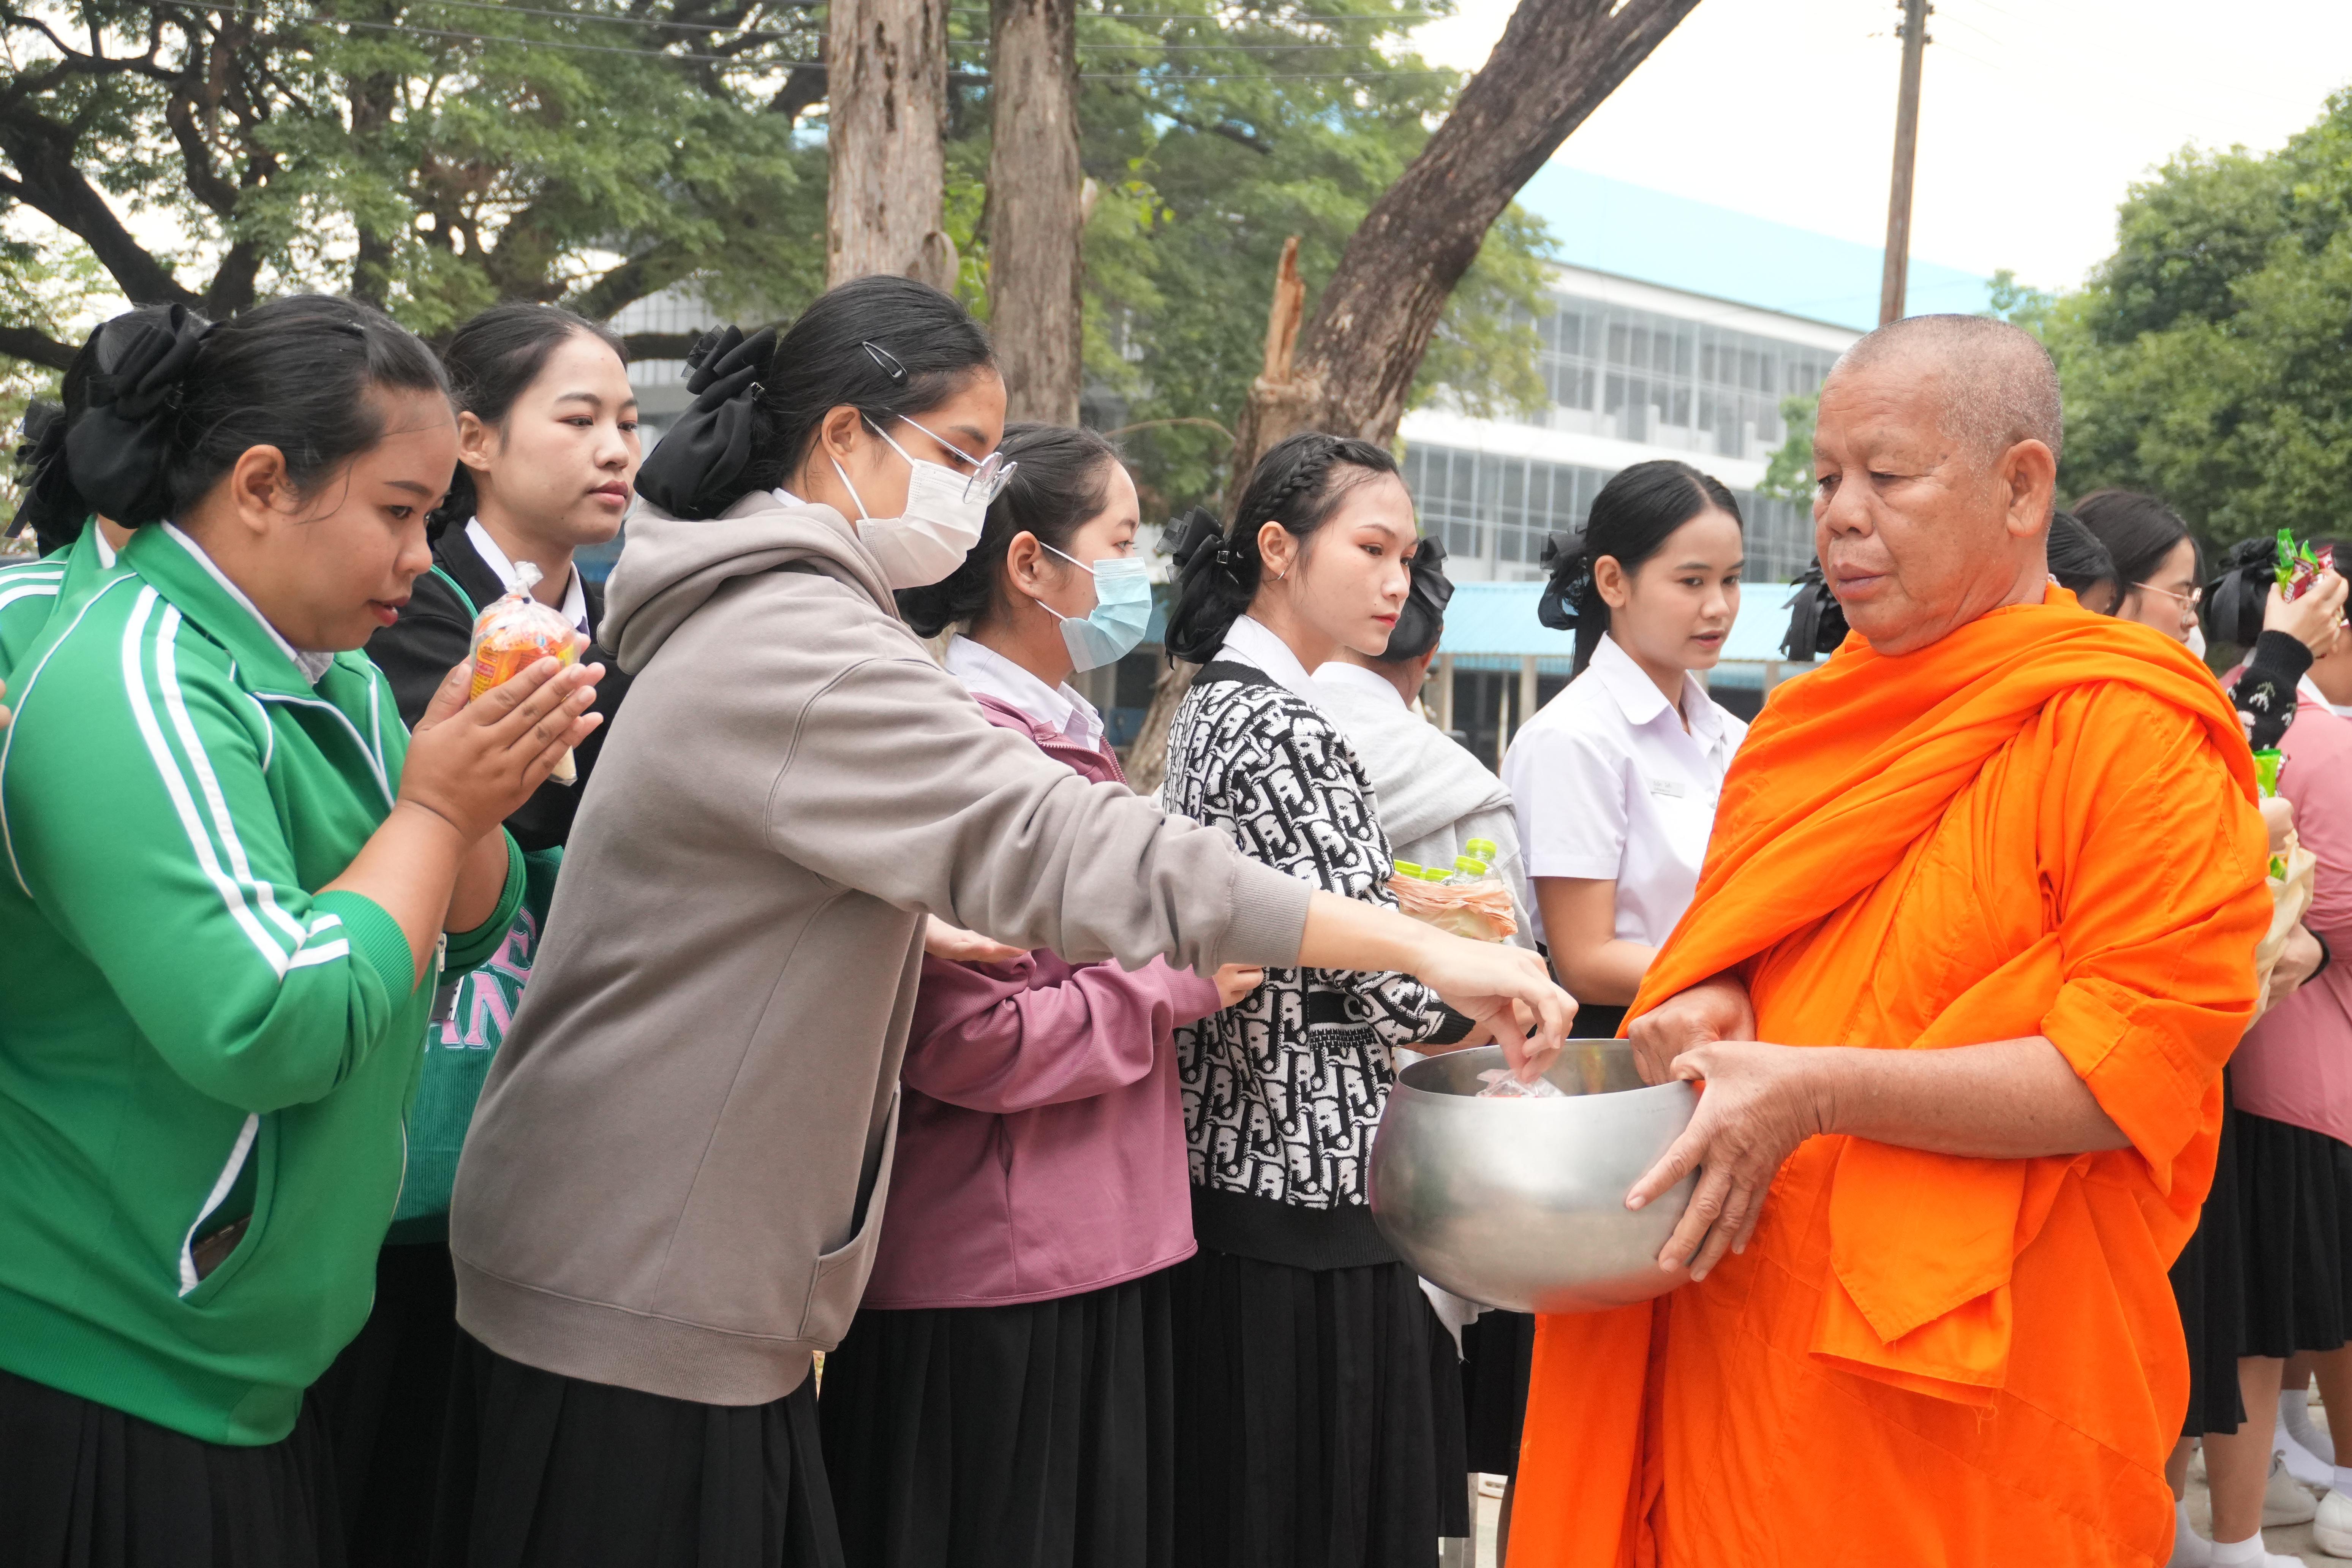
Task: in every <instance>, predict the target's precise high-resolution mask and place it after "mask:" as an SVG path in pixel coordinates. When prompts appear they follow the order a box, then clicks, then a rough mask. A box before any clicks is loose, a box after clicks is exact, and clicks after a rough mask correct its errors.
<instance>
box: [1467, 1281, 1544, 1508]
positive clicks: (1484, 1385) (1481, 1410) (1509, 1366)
mask: <svg viewBox="0 0 2352 1568" xmlns="http://www.w3.org/2000/svg"><path fill="white" fill-rule="evenodd" d="M1535 1355H1536V1321H1535V1317H1534V1315H1533V1314H1531V1313H1528V1312H1481V1313H1479V1314H1478V1318H1477V1321H1475V1322H1473V1323H1471V1324H1470V1325H1468V1326H1467V1327H1466V1328H1465V1329H1464V1330H1463V1331H1462V1426H1463V1431H1464V1435H1465V1438H1466V1441H1467V1444H1468V1448H1469V1458H1470V1468H1471V1469H1473V1470H1475V1471H1476V1472H1478V1473H1479V1474H1481V1475H1487V1476H1515V1475H1517V1474H1518V1473H1519V1429H1520V1428H1521V1427H1522V1426H1526V1425H1527V1422H1528V1377H1529V1374H1530V1373H1532V1371H1533V1370H1534V1366H1535Z"/></svg>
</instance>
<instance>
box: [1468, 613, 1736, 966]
mask: <svg viewBox="0 0 2352 1568" xmlns="http://www.w3.org/2000/svg"><path fill="white" fill-rule="evenodd" d="M1685 719H1687V720H1688V721H1689V724H1690V728H1689V729H1688V730H1687V731H1685V729H1684V727H1683V721H1684V720H1685ZM1747 733H1748V726H1747V725H1746V724H1744V723H1742V722H1741V721H1739V720H1738V718H1737V717H1735V716H1734V715H1733V714H1732V713H1730V712H1729V711H1728V710H1726V709H1725V708H1724V707H1723V705H1722V704H1720V703H1718V702H1717V701H1716V700H1714V699H1713V698H1711V697H1709V696H1708V695H1707V694H1706V691H1705V690H1704V689H1701V688H1700V686H1699V684H1698V682H1697V681H1696V680H1688V679H1686V680H1685V681H1684V682H1683V701H1682V712H1681V714H1680V715H1677V714H1676V713H1675V710H1674V708H1673V707H1672V706H1671V705H1670V704H1669V703H1668V702H1667V701H1666V698H1665V694H1664V692H1662V691H1660V690H1659V689H1658V688H1657V683H1656V682H1654V681H1653V680H1652V679H1650V678H1649V677H1648V676H1647V675H1646V674H1644V673H1643V670H1642V667H1641V666H1640V665H1637V664H1635V663H1634V662H1633V658H1632V656H1631V655H1629V654H1627V653H1626V652H1625V650H1624V649H1623V648H1622V647H1618V646H1617V643H1616V641H1615V639H1613V638H1612V637H1607V636H1603V637H1601V646H1600V647H1597V648H1596V649H1594V650H1593V655H1592V662H1591V664H1590V665H1589V666H1587V667H1586V668H1585V671H1584V673H1583V674H1582V675H1580V676H1578V677H1577V678H1576V679H1574V680H1572V681H1570V683H1569V685H1568V689H1566V690H1564V691H1562V692H1561V693H1560V694H1559V696H1557V697H1555V698H1553V699H1552V700H1550V701H1549V702H1547V703H1545V704H1544V705H1543V707H1542V708H1541V709H1540V710H1538V712H1537V714H1536V716H1535V717H1534V718H1533V719H1531V720H1529V721H1528V723H1527V725H1526V727H1525V728H1523V729H1522V730H1520V731H1519V732H1518V734H1517V736H1516V737H1515V738H1514V739H1513V740H1512V742H1511V749H1510V751H1509V752H1507V753H1506V754H1505V756H1504V758H1503V783H1504V784H1506V785H1507V787H1508V788H1509V790H1510V792H1511V799H1512V801H1513V803H1514V804H1515V805H1517V809H1518V817H1519V847H1520V852H1521V853H1522V854H1523V855H1524V856H1525V857H1526V859H1527V867H1528V877H1530V878H1536V877H1576V878H1585V879H1593V880H1614V881H1615V882H1616V884H1617V929H1616V934H1617V937H1618V939H1619V940H1620V941H1623V942H1641V943H1643V945H1644V946H1648V947H1657V946H1659V945H1661V944H1662V943H1664V941H1665V940H1666V935H1667V933H1668V932H1670V931H1673V930H1674V929H1675V922H1676V921H1680V920H1681V919H1682V917H1683V910H1685V909H1687V908H1688V907H1689V905H1690V900H1691V895H1692V894H1693V893H1694V892H1696V890H1697V888H1698V872H1699V866H1700V863H1701V862H1703V861H1704V860H1705V859H1706V841H1707V836H1708V834H1709V833H1710V832H1712V831H1713V830H1714V826H1715V806H1716V801H1717V798H1718V797H1719V796H1720V795H1721V794H1722V792H1723V774H1724V770H1725V769H1726V768H1727V767H1729V766H1730V765H1731V754H1732V753H1733V752H1736V751H1738V749H1739V742H1740V741H1741V740H1742V739H1743V738H1745V737H1746V735H1747ZM1529 913H1530V914H1531V915H1532V916H1533V918H1534V922H1535V925H1536V931H1537V934H1538V936H1540V935H1541V934H1542V931H1543V916H1542V913H1541V911H1540V910H1530V911H1529Z"/></svg>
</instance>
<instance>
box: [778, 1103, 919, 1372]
mask: <svg viewBox="0 0 2352 1568" xmlns="http://www.w3.org/2000/svg"><path fill="white" fill-rule="evenodd" d="M897 1158H898V1095H897V1094H896V1093H895V1092H894V1093H893V1094H892V1095H891V1096H890V1112H889V1115H888V1116H887V1118H886V1119H885V1120H884V1121H883V1124H882V1153H881V1157H880V1158H879V1159H878V1160H877V1162H876V1163H875V1167H874V1183H873V1185H872V1187H871V1188H870V1189H869V1190H868V1191H867V1193H866V1212H865V1214H864V1215H859V1216H857V1226H856V1231H855V1232H854V1233H853V1234H852V1235H851V1237H850V1238H849V1239H848V1240H847V1241H845V1242H844V1243H843V1244H842V1245H841V1246H839V1247H835V1248H834V1249H833V1250H832V1251H831V1252H827V1253H823V1254H821V1255H819V1257H818V1258H817V1260H816V1272H815V1274H814V1276H813V1277H812V1278H811V1279H810V1280H809V1293H808V1304H807V1306H806V1307H804V1308H803V1310H802V1312H801V1330H800V1332H799V1333H798V1334H797V1335H796V1336H794V1337H795V1338H797V1339H799V1340H802V1341H803V1342H811V1343H814V1344H819V1345H823V1346H824V1348H825V1349H826V1350H831V1349H832V1348H833V1347H834V1346H835V1345H837V1344H839V1343H840V1342H841V1337H842V1336H843V1335H844V1334H845V1333H847V1332H848V1331H849V1320H850V1319H851V1318H853V1317H855V1316H856V1312H857V1303H858V1302H859V1301H860V1300H863V1299H864V1298H865V1295H866V1277H867V1276H868V1275H870V1274H872V1273H873V1272H874V1248H875V1246H876V1244H877V1243H878V1242H879V1241H880V1240H881V1238H882V1211H883V1210H884V1209H886V1208H887V1207H888V1206H889V1197H890V1167H891V1164H892V1163H893V1162H894V1161H896V1160H897Z"/></svg>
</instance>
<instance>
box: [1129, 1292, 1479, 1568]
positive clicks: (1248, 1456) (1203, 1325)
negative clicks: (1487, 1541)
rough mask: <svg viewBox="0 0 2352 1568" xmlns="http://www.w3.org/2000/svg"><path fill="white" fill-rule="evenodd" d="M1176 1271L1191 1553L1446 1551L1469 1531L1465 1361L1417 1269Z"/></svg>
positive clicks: (1224, 1561) (1369, 1559)
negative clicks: (1444, 1544)
mask: <svg viewBox="0 0 2352 1568" xmlns="http://www.w3.org/2000/svg"><path fill="white" fill-rule="evenodd" d="M1171 1284H1172V1286H1173V1294H1174V1305H1175V1323H1176V1562H1177V1563H1179V1564H1181V1568H1429V1564H1430V1563H1431V1561H1432V1560H1433V1558H1434V1557H1435V1555H1436V1552H1437V1542H1438V1538H1439V1537H1440V1536H1442V1535H1444V1536H1461V1535H1467V1534H1468V1533H1469V1528H1470V1523H1469V1511H1470V1510H1469V1491H1468V1481H1467V1478H1468V1473H1469V1464H1468V1460H1467V1458H1466V1456H1465V1451H1464V1447H1463V1437H1462V1373H1461V1370H1460V1367H1459V1364H1458V1363H1457V1360H1456V1357H1455V1355H1454V1340H1453V1336H1452V1335H1450V1334H1448V1333H1447V1332H1446V1331H1445V1327H1444V1324H1442V1323H1440V1322H1439V1321H1437V1314H1436V1313H1435V1312H1433V1311H1432V1310H1430V1306H1429V1300H1428V1298H1426V1297H1425V1296H1423V1294H1422V1293H1421V1282H1420V1281H1419V1280H1418V1279H1415V1278H1414V1276H1413V1272H1412V1269H1410V1268H1406V1267H1405V1266H1404V1265H1403V1264H1402V1263H1380V1264H1372V1265H1370V1266H1367V1267H1362V1268H1321V1269H1309V1268H1293V1267H1291V1266H1290V1265H1287V1264H1282V1263H1266V1262H1262V1261H1260V1260H1258V1259H1256V1258H1238V1257H1235V1256H1234V1255H1233V1254H1231V1253H1225V1252H1215V1251H1212V1250H1210V1249H1209V1248H1207V1247H1203V1248H1202V1249H1201V1251H1200V1253H1199V1254H1198V1255H1197V1256H1195V1257H1194V1258H1191V1259H1190V1260H1189V1261H1186V1262H1183V1263H1180V1264H1178V1265H1177V1266H1176V1268H1174V1269H1173V1270H1171Z"/></svg>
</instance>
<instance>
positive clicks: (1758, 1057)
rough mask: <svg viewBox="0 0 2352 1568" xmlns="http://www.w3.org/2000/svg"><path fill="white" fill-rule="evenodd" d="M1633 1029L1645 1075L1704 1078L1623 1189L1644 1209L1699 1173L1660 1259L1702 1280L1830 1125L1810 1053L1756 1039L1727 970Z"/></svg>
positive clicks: (1740, 990)
mask: <svg viewBox="0 0 2352 1568" xmlns="http://www.w3.org/2000/svg"><path fill="white" fill-rule="evenodd" d="M1628 1032H1629V1033H1630V1035H1631V1036H1632V1042H1633V1058H1634V1061H1635V1063H1636V1065H1637V1066H1638V1067H1639V1068H1640V1069H1641V1073H1642V1078H1643V1081H1644V1082H1647V1083H1670V1082H1673V1081H1675V1080H1676V1079H1681V1080H1683V1081H1685V1082H1693V1081H1697V1080H1700V1079H1704V1080H1705V1081H1706V1092H1705V1093H1703V1094H1701V1095H1700V1096H1699V1099H1698V1110H1696V1112H1695V1113H1694V1114H1693V1115H1692V1117H1691V1121H1690V1125H1689V1126H1688V1127H1686V1128H1685V1129H1684V1130H1683V1133H1682V1136H1681V1137H1679V1138H1677V1139H1675V1142H1674V1145H1673V1146H1672V1147H1671V1148H1669V1149H1668V1150H1667V1151H1666V1152H1665V1153H1664V1156H1663V1157H1661V1158H1660V1159H1659V1161H1658V1163H1656V1164H1654V1165H1653V1166H1651V1167H1650V1170H1649V1172H1648V1173H1647V1174H1645V1175H1643V1177H1642V1179H1641V1180H1640V1181H1638V1182H1636V1183H1634V1184H1633V1190H1632V1191H1631V1192H1629V1193H1628V1194H1626V1196H1625V1206H1626V1207H1628V1208H1640V1207H1641V1206H1643V1205H1644V1204H1648V1203H1654V1202H1655V1201H1656V1200H1657V1199H1658V1198H1659V1197H1660V1196H1662V1195H1663V1194H1665V1193H1666V1192H1667V1191H1668V1190H1669V1189H1670V1188H1672V1187H1673V1186H1674V1184H1675V1183H1676V1182H1679V1181H1681V1180H1682V1179H1683V1177H1684V1176H1685V1175H1687V1174H1689V1173H1690V1172H1691V1171H1692V1170H1694V1169H1696V1170H1697V1171H1698V1172H1699V1179H1698V1185H1697V1188H1696V1190H1695V1191H1694V1192H1693V1193H1692V1194H1691V1200H1690V1206H1689V1207H1688V1208H1686V1209H1685V1210H1684V1211H1683V1217H1682V1219H1681V1221H1680V1222H1679V1223H1678V1224H1677V1225H1676V1226H1675V1231H1674V1234H1673V1235H1672V1236H1670V1237H1667V1238H1666V1245H1665V1246H1664V1247H1663V1248H1661V1249H1660V1251H1659V1253H1658V1266H1659V1267H1660V1268H1665V1269H1668V1270H1671V1271H1674V1272H1677V1273H1680V1272H1687V1273H1688V1274H1689V1276H1690V1278H1691V1279H1706V1276H1707V1274H1708V1272H1709V1271H1710V1270H1712V1269H1713V1268H1715V1266H1716V1265H1717V1263H1719V1262H1721V1261H1722V1259H1723V1257H1724V1255H1725V1254H1726V1253H1729V1252H1742V1251H1745V1250H1746V1249H1747V1247H1748V1238H1749V1237H1752V1236H1753V1235H1754V1234H1755V1233H1756V1224H1757V1221H1758V1220H1759V1219H1760V1218H1761V1217H1762V1215H1763V1213H1764V1194H1765V1193H1766V1191H1767V1190H1768V1189H1769V1187H1770V1186H1771V1184H1772V1178H1773V1177H1774V1175H1776V1174H1777V1173H1779V1172H1780V1164H1781V1162H1782V1161H1784V1160H1786V1159H1788V1157H1789V1156H1790V1154H1792V1153H1794V1152H1796V1149H1797V1145H1799V1144H1800V1143H1802V1142H1804V1141H1805V1140H1806V1139H1808V1138H1810V1137H1811V1136H1812V1135H1813V1134H1814V1133H1816V1132H1820V1131H1824V1130H1825V1128H1826V1125H1827V1112H1826V1107H1825V1104H1824V1100H1823V1096H1822V1093H1821V1089H1820V1085H1819V1084H1818V1083H1817V1082H1816V1081H1815V1079H1816V1075H1815V1074H1814V1073H1813V1072H1812V1071H1811V1064H1810V1063H1809V1062H1808V1061H1807V1060H1806V1058H1807V1055H1808V1053H1807V1052H1805V1051H1803V1050H1801V1049H1798V1048H1796V1047H1790V1046H1773V1045H1766V1044H1764V1043H1762V1042H1760V1041H1759V1040H1758V1039H1757V1038H1756V1009H1755V1007H1754V1005H1752V1004H1751V1003H1750V1002H1749V1001H1748V989H1747V987H1746V986H1744V985H1742V984H1740V983H1739V982H1738V981H1737V980H1735V979H1731V978H1729V977H1727V976H1718V977H1717V978H1716V979H1714V980H1710V981H1707V982H1706V983H1705V984H1699V985H1694V986H1692V987H1691V988H1690V989H1689V990H1687V991H1685V992H1683V993H1682V994H1679V995H1677V996H1675V997H1673V998H1672V999H1670V1000H1668V1001H1666V1002H1664V1003H1661V1004H1660V1005H1658V1006H1657V1007H1656V1008H1654V1009H1653V1010H1652V1011H1650V1012H1648V1013H1645V1014H1643V1016H1641V1017H1639V1018H1636V1019H1635V1020H1634V1021H1633V1027H1632V1028H1631V1030H1630V1031H1628Z"/></svg>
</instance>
